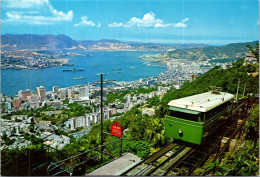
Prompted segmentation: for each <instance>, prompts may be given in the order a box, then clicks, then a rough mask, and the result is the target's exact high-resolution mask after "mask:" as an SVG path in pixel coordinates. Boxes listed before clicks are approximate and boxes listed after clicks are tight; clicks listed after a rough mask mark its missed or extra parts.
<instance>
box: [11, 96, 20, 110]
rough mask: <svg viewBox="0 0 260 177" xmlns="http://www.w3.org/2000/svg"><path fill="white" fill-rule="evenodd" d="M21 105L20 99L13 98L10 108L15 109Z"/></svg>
mask: <svg viewBox="0 0 260 177" xmlns="http://www.w3.org/2000/svg"><path fill="white" fill-rule="evenodd" d="M21 103H22V100H21V98H15V99H13V101H12V106H13V107H16V108H20V106H21Z"/></svg>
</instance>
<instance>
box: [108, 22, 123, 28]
mask: <svg viewBox="0 0 260 177" xmlns="http://www.w3.org/2000/svg"><path fill="white" fill-rule="evenodd" d="M121 26H123V23H116V22H114V23H110V24H109V25H108V27H110V28H116V27H121Z"/></svg>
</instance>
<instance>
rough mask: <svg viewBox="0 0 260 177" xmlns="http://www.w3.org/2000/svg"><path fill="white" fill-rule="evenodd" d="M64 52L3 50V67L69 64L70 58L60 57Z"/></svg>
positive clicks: (37, 67) (15, 67) (25, 67)
mask: <svg viewBox="0 0 260 177" xmlns="http://www.w3.org/2000/svg"><path fill="white" fill-rule="evenodd" d="M60 57H63V55H62V54H48V53H37V52H34V51H28V50H15V51H2V52H1V68H2V69H42V68H48V67H53V66H62V65H66V64H68V59H60Z"/></svg>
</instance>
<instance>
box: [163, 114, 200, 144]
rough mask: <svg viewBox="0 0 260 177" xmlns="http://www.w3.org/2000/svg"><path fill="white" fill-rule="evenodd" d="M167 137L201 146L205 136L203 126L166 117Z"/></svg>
mask: <svg viewBox="0 0 260 177" xmlns="http://www.w3.org/2000/svg"><path fill="white" fill-rule="evenodd" d="M165 135H166V136H169V137H171V138H174V139H179V140H182V141H186V142H190V143H194V144H200V143H201V140H202V136H203V124H202V123H198V122H193V121H188V120H184V119H180V118H176V117H171V116H166V122H165Z"/></svg>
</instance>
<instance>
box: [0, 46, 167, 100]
mask: <svg viewBox="0 0 260 177" xmlns="http://www.w3.org/2000/svg"><path fill="white" fill-rule="evenodd" d="M155 53H156V52H122V51H120V52H114V51H113V52H82V54H89V55H90V56H91V57H68V59H70V62H71V63H74V66H62V67H51V68H46V69H38V70H28V69H24V70H10V69H9V70H2V71H1V80H2V81H1V82H2V84H1V92H2V93H4V94H5V95H15V94H17V92H18V91H19V90H25V89H31V90H35V87H37V86H40V85H43V86H44V87H45V88H46V89H47V90H51V88H52V86H54V85H56V86H59V87H60V88H63V87H69V86H72V85H78V84H87V83H88V82H90V83H94V81H96V80H99V79H100V77H99V75H97V74H98V73H105V75H104V79H110V80H116V81H133V80H138V79H139V78H145V77H150V76H156V75H159V74H160V73H161V72H164V71H165V64H162V63H151V62H150V63H148V62H147V61H144V60H142V59H140V58H138V57H139V56H141V55H143V54H155ZM147 64H149V65H148V66H147ZM150 64H151V65H150ZM73 68H76V69H77V68H83V69H84V71H77V72H63V71H62V70H63V69H73ZM113 68H121V70H119V71H118V70H113ZM80 77H84V79H73V78H80Z"/></svg>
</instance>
